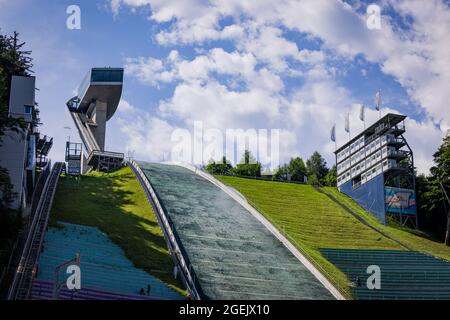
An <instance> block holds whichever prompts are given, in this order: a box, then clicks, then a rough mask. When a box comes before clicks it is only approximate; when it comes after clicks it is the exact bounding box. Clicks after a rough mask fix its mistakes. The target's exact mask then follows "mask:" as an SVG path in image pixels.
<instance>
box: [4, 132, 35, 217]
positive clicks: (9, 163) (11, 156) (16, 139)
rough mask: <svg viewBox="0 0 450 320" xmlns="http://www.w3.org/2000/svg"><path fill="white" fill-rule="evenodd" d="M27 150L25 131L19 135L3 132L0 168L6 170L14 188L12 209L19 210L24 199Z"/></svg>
mask: <svg viewBox="0 0 450 320" xmlns="http://www.w3.org/2000/svg"><path fill="white" fill-rule="evenodd" d="M27 148H28V143H27V139H26V135H25V131H23V132H21V133H16V132H12V131H6V132H5V135H4V136H3V142H2V144H1V145H0V155H1V156H0V166H2V167H4V168H6V169H7V170H8V173H9V177H10V179H11V183H12V184H13V186H14V189H13V191H14V192H15V193H16V198H15V200H14V202H13V203H12V204H11V208H13V209H19V208H20V207H21V205H22V200H24V199H23V198H24V197H25V192H24V187H25V186H26V171H25V165H26V161H27Z"/></svg>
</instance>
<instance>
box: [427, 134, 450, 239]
mask: <svg viewBox="0 0 450 320" xmlns="http://www.w3.org/2000/svg"><path fill="white" fill-rule="evenodd" d="M433 158H434V163H435V166H433V167H432V168H431V169H430V172H431V178H430V185H429V191H428V194H429V196H430V204H429V206H430V210H431V211H433V210H435V211H436V212H442V213H444V214H445V215H446V218H447V228H446V232H445V244H446V245H447V246H450V202H449V197H450V130H449V131H448V132H447V134H446V136H445V138H444V140H443V142H442V145H441V146H440V147H439V149H438V151H437V152H436V153H435V154H434V155H433ZM442 213H441V214H442Z"/></svg>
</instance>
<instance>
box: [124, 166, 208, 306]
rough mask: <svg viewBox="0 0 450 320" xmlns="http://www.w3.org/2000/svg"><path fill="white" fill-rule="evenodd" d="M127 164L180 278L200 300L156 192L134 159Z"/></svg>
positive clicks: (189, 265)
mask: <svg viewBox="0 0 450 320" xmlns="http://www.w3.org/2000/svg"><path fill="white" fill-rule="evenodd" d="M127 164H128V165H129V166H130V168H131V169H132V171H133V172H134V173H135V175H136V176H137V177H138V180H139V182H140V183H141V186H142V187H143V188H144V191H145V193H146V195H147V198H148V200H149V202H150V204H151V205H152V206H153V207H154V209H155V214H156V217H157V218H158V222H159V225H160V227H161V229H162V230H163V233H164V238H165V239H166V242H167V245H168V247H169V250H170V252H171V254H172V258H173V259H174V262H175V263H176V265H177V266H178V267H179V269H180V270H181V275H182V280H183V282H184V284H185V286H186V288H187V290H188V291H189V293H190V295H191V297H192V298H193V299H195V300H200V299H202V298H203V294H201V292H200V291H201V289H200V285H199V283H198V280H197V277H196V276H195V273H194V270H193V269H192V264H191V263H189V259H188V258H187V255H186V252H185V250H184V248H183V247H182V244H181V241H180V238H179V236H178V234H177V233H176V231H175V230H174V228H173V223H172V221H171V220H170V217H169V216H168V215H167V214H166V211H165V209H164V207H163V205H162V204H161V201H160V199H159V197H158V195H157V194H156V192H155V190H154V189H153V186H152V185H151V183H150V181H149V180H148V179H147V177H146V176H145V174H144V172H143V171H142V170H141V168H140V167H139V166H138V164H137V163H136V162H135V161H134V160H128V161H127Z"/></svg>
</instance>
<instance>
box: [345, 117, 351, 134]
mask: <svg viewBox="0 0 450 320" xmlns="http://www.w3.org/2000/svg"><path fill="white" fill-rule="evenodd" d="M345 131H347V132H350V114H349V113H347V116H346V117H345Z"/></svg>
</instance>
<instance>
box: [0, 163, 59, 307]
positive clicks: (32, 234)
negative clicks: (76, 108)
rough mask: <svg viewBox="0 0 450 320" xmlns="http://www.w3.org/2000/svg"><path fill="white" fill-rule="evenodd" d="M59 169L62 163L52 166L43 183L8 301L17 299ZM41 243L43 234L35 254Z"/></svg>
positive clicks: (34, 265) (46, 220)
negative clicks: (32, 246) (51, 187)
mask: <svg viewBox="0 0 450 320" xmlns="http://www.w3.org/2000/svg"><path fill="white" fill-rule="evenodd" d="M61 169H62V163H55V165H54V166H53V169H52V172H51V173H50V174H49V176H48V177H47V180H46V181H45V185H44V188H43V193H42V195H41V197H40V199H39V203H38V206H37V208H36V213H35V214H34V217H33V220H32V223H31V225H30V228H29V231H28V237H27V240H26V242H25V245H24V248H23V251H22V256H21V258H20V262H19V266H18V267H17V271H16V274H15V275H14V279H13V282H12V284H11V287H10V289H9V292H8V300H13V299H16V298H17V295H18V290H19V289H20V287H21V286H22V283H23V281H24V277H25V276H26V271H27V270H26V266H27V265H29V262H30V259H32V258H33V257H31V245H32V242H33V241H35V240H37V239H35V238H36V232H37V229H36V228H37V224H38V221H39V220H41V218H42V214H44V213H43V212H42V210H43V208H42V207H43V205H44V201H45V199H46V198H47V196H48V192H49V187H50V183H52V180H54V179H56V181H55V185H54V189H53V193H52V194H51V197H52V198H53V196H54V193H55V190H56V183H57V178H58V177H59V174H60V173H61ZM50 210H51V201H50V205H49V208H48V212H47V213H49V212H50ZM44 222H45V224H44V228H43V230H45V228H46V225H47V223H48V215H47V217H46V218H45V221H44ZM42 242H43V234H41V239H39V246H38V250H37V252H38V253H39V252H40V249H41V247H42ZM35 258H36V261H34V263H33V268H32V270H31V272H32V274H31V281H30V285H29V286H28V288H26V289H27V290H28V291H27V296H28V293H29V290H30V286H31V284H32V279H33V276H34V270H35V267H36V263H37V257H35Z"/></svg>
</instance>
